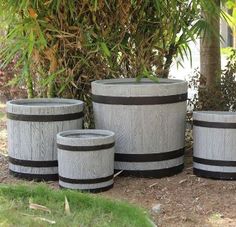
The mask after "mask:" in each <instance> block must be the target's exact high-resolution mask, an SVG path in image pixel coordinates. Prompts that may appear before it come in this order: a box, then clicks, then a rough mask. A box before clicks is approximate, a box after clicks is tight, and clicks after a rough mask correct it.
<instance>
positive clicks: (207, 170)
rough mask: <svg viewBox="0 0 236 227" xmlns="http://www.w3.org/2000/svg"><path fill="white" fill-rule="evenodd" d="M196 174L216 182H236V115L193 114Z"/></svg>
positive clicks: (231, 113)
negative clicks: (220, 180)
mask: <svg viewBox="0 0 236 227" xmlns="http://www.w3.org/2000/svg"><path fill="white" fill-rule="evenodd" d="M193 135H194V137H193V139H194V147H193V172H194V174H195V175H197V176H201V177H206V178H215V179H225V180H235V179H236V113H233V112H221V111H199V112H194V113H193Z"/></svg>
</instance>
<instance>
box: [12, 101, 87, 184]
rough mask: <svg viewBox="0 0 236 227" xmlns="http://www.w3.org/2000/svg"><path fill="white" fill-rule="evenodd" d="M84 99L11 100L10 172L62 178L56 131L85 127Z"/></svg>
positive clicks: (33, 176) (43, 178)
mask: <svg viewBox="0 0 236 227" xmlns="http://www.w3.org/2000/svg"><path fill="white" fill-rule="evenodd" d="M82 112H83V102H82V101H79V100H70V99H21V100H15V101H9V102H7V115H8V121H7V130H8V153H9V169H10V172H11V173H12V174H13V175H15V176H17V177H22V178H26V179H30V180H32V179H33V180H56V179H58V167H57V165H58V164H57V148H56V134H57V133H58V132H60V131H64V130H69V129H81V127H82V116H83V113H82Z"/></svg>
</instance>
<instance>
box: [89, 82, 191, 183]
mask: <svg viewBox="0 0 236 227" xmlns="http://www.w3.org/2000/svg"><path fill="white" fill-rule="evenodd" d="M92 99H93V111H94V117H95V126H96V128H99V129H106V130H111V131H113V132H115V135H116V153H115V170H116V171H121V170H123V172H122V175H124V176H126V175H133V176H137V177H155V178H160V177H164V176H171V175H174V174H177V173H179V172H181V171H182V169H183V166H184V164H183V157H184V133H185V115H186V100H187V83H186V82H184V81H181V80H171V79H160V81H159V83H155V82H153V81H151V80H149V79H142V80H141V81H140V82H136V79H131V78H129V79H127V78H126V79H110V80H100V81H94V82H92Z"/></svg>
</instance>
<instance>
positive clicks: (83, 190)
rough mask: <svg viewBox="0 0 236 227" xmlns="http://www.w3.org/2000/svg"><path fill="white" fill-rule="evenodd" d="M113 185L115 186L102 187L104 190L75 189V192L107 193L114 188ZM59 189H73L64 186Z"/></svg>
mask: <svg viewBox="0 0 236 227" xmlns="http://www.w3.org/2000/svg"><path fill="white" fill-rule="evenodd" d="M113 185H114V184H111V185H108V186H106V187H102V188H93V189H73V190H78V191H80V192H91V193H99V192H105V191H107V190H109V189H111V188H113ZM59 187H60V188H62V189H69V190H70V189H71V188H66V187H64V186H62V185H60V184H59Z"/></svg>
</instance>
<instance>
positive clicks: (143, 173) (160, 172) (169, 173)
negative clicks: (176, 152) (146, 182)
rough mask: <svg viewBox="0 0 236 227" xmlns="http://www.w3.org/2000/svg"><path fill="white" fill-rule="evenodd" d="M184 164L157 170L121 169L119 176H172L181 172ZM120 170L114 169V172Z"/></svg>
mask: <svg viewBox="0 0 236 227" xmlns="http://www.w3.org/2000/svg"><path fill="white" fill-rule="evenodd" d="M183 168H184V164H181V165H178V166H174V167H170V168H166V169H157V170H123V172H121V174H120V175H119V176H134V177H147V178H162V177H169V176H173V175H175V174H177V173H180V172H182V170H183ZM120 171H121V170H119V169H116V170H115V172H120Z"/></svg>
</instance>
